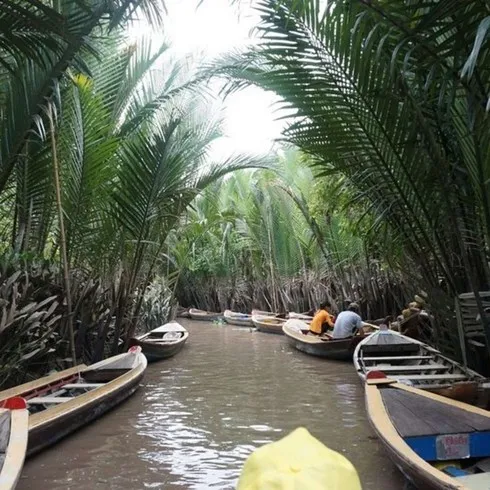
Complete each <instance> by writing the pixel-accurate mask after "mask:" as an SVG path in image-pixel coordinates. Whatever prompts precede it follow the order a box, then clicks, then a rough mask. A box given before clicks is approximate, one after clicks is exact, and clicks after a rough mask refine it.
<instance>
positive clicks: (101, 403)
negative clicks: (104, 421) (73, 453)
mask: <svg viewBox="0 0 490 490" xmlns="http://www.w3.org/2000/svg"><path fill="white" fill-rule="evenodd" d="M146 365H147V360H146V357H145V356H144V355H143V353H142V352H141V347H139V346H134V347H131V349H129V351H128V352H126V353H124V354H119V355H117V356H113V357H110V358H108V359H105V360H104V361H101V362H98V363H96V364H92V365H91V366H85V365H84V364H82V365H79V366H76V367H73V368H70V369H66V370H64V371H61V372H59V373H55V374H51V375H49V376H45V377H44V378H40V379H37V380H35V381H31V382H29V383H25V384H23V385H20V386H16V387H14V388H10V389H9V390H5V391H2V392H0V402H2V401H4V400H6V399H8V398H11V397H13V396H21V397H23V398H24V399H25V400H26V402H27V407H28V409H29V413H30V415H29V441H28V449H27V455H28V456H30V455H32V454H34V453H36V452H38V451H40V450H41V449H44V448H45V447H48V446H50V445H51V444H54V443H55V442H57V441H58V440H60V439H61V438H63V437H65V436H66V435H68V434H69V433H71V432H73V431H75V430H76V429H78V428H80V427H82V426H84V425H86V424H87V423H89V422H91V421H92V420H94V419H96V418H98V417H100V416H101V415H102V414H103V413H105V412H107V411H108V410H110V409H111V408H113V407H114V406H116V405H117V404H119V403H121V402H122V401H123V400H125V399H126V398H127V397H129V396H130V395H132V394H133V393H134V392H135V391H136V389H137V388H138V386H139V383H140V381H141V379H142V378H143V374H144V372H145V369H146Z"/></svg>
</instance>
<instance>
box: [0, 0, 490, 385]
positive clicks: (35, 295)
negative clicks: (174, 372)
mask: <svg viewBox="0 0 490 490" xmlns="http://www.w3.org/2000/svg"><path fill="white" fill-rule="evenodd" d="M204 6H205V4H204ZM256 8H257V9H258V11H259V13H260V17H261V20H260V24H259V26H258V30H259V35H260V36H262V39H261V42H260V43H257V44H255V45H254V47H253V48H249V49H248V50H246V51H245V52H235V53H230V54H228V55H227V56H226V57H223V58H222V59H219V60H216V61H215V63H214V64H213V66H212V68H211V69H210V67H209V65H206V66H202V67H198V69H195V68H196V67H195V66H189V63H188V60H182V59H176V58H174V57H173V56H172V55H171V54H170V52H169V51H168V49H167V46H155V45H154V44H152V43H151V42H150V41H149V40H142V41H139V42H138V43H134V42H129V41H128V40H127V39H126V37H125V34H124V30H125V27H126V26H127V25H128V23H129V21H130V19H131V18H132V17H134V16H139V17H140V18H146V19H147V21H148V22H149V23H150V24H153V25H155V26H158V27H159V28H161V29H164V19H165V10H164V5H163V2H161V1H159V0H132V1H124V2H120V1H118V0H111V1H107V0H104V1H101V2H91V3H90V6H87V5H85V3H84V2H80V1H78V0H64V1H61V2H54V3H51V2H42V3H40V2H32V1H30V0H16V1H13V2H9V3H8V6H5V5H4V6H3V7H2V10H1V11H0V32H1V35H2V38H3V39H4V42H2V43H1V45H0V57H1V61H2V63H1V66H0V74H1V79H0V80H1V82H0V83H1V87H2V90H1V97H0V109H1V113H2V118H1V120H0V124H1V126H2V128H1V134H2V142H1V144H0V199H1V206H0V224H1V227H0V233H1V237H2V263H1V265H2V268H1V273H2V277H1V280H0V284H1V287H0V308H1V312H0V314H1V316H0V344H1V349H0V365H1V366H2V368H1V369H0V383H1V384H3V385H9V384H13V383H15V382H18V381H23V380H24V379H25V377H26V376H36V375H38V374H42V373H44V372H46V370H49V369H57V368H60V367H65V366H66V365H67V364H71V363H73V362H76V361H85V362H92V361H96V360H99V359H100V358H102V357H103V356H104V355H106V354H109V353H115V352H117V351H118V350H119V349H121V348H122V347H123V346H124V345H125V342H126V341H127V339H128V337H129V336H130V335H132V334H133V333H134V331H135V329H136V328H138V327H140V326H142V325H147V326H151V327H152V328H153V327H155V326H156V325H157V324H159V323H160V322H162V321H164V320H165V318H164V317H165V316H166V315H168V314H170V312H171V309H172V307H173V306H174V305H175V303H176V300H178V301H180V303H181V304H183V305H185V306H191V305H192V306H197V307H202V308H208V309H224V308H225V307H232V308H234V309H238V310H240V309H242V310H249V309H250V308H251V307H260V308H267V309H269V308H270V309H278V310H285V309H290V310H307V309H309V308H311V307H312V306H315V305H316V304H317V302H318V301H319V300H320V299H323V298H325V297H327V298H328V299H329V300H330V301H331V302H332V303H333V304H334V305H335V306H336V307H337V308H338V309H341V308H342V307H343V303H344V301H346V300H350V299H356V300H358V301H360V302H361V304H362V307H363V314H364V316H369V317H371V318H372V317H381V316H384V315H387V314H393V313H396V312H398V311H400V309H401V308H402V307H403V305H404V304H406V302H407V300H409V299H410V298H411V296H412V295H413V294H414V293H415V292H417V290H418V289H424V290H425V291H427V292H428V293H429V298H430V303H431V308H432V310H433V312H434V313H435V315H436V320H437V321H438V322H440V324H441V325H444V331H443V333H444V336H445V337H447V338H448V339H449V340H447V343H448V345H449V344H451V343H452V344H453V345H452V347H453V348H454V345H456V344H457V343H458V341H457V339H456V334H455V332H456V327H455V324H454V322H455V320H454V298H455V297H456V296H457V295H458V294H459V293H462V292H467V291H474V292H476V291H480V290H486V289H489V282H490V269H489V267H488V248H489V245H490V243H489V242H490V240H489V228H490V195H489V191H488V182H489V178H490V174H489V172H490V170H489V168H490V167H489V163H490V143H489V142H490V126H489V124H490V122H489V121H490V120H489V118H488V109H489V103H488V100H489V99H488V95H489V93H490V86H489V80H490V78H489V73H488V71H489V67H490V63H489V61H490V60H489V57H490V51H489V49H488V29H489V22H488V15H489V12H488V11H487V7H486V6H485V5H484V4H483V3H481V2H479V1H477V0H473V1H470V2H464V3H460V2H449V3H448V2H443V1H432V2H395V1H389V2H383V3H382V5H381V4H379V3H378V2H340V3H335V4H332V5H329V6H328V8H326V7H325V5H324V4H323V3H321V2H313V1H307V0H259V1H258V2H257V3H256ZM210 72H211V74H212V77H213V79H215V78H216V77H220V78H221V80H224V82H225V83H226V89H227V90H228V91H229V92H232V91H234V90H236V89H239V88H241V87H242V86H245V85H249V84H253V85H258V86H259V87H262V88H263V89H265V90H268V91H271V92H273V93H275V94H277V96H279V97H280V100H281V101H282V102H281V107H282V109H283V110H284V112H283V113H282V115H284V117H285V118H286V120H287V122H288V123H289V124H288V126H287V128H286V129H285V132H284V140H285V141H284V143H283V146H282V147H281V148H280V149H279V150H278V151H277V153H275V154H273V155H269V156H266V157H261V158H258V157H251V156H244V155H238V156H237V155H230V157H229V158H226V159H224V160H223V161H218V162H216V161H213V160H212V159H211V158H210V156H209V155H210V153H209V151H210V148H211V147H212V144H213V142H214V141H215V140H216V139H217V138H219V137H220V135H221V128H220V120H219V114H218V113H217V112H216V111H215V102H214V101H212V100H210V99H209V98H208V97H207V96H206V94H207V85H206V83H207V80H208V79H209V76H210ZM213 83H215V82H213ZM215 114H216V116H215ZM279 114H281V113H279ZM252 168H253V170H252ZM259 169H260V170H259ZM233 171H235V172H233ZM230 172H233V173H230ZM482 316H483V318H484V319H485V321H486V316H485V314H484V312H483V311H482ZM488 340H490V339H488ZM456 350H457V349H456ZM456 355H457V353H456Z"/></svg>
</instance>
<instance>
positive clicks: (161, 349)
mask: <svg viewBox="0 0 490 490" xmlns="http://www.w3.org/2000/svg"><path fill="white" fill-rule="evenodd" d="M186 340H187V337H186V338H184V339H183V340H182V341H180V342H176V343H174V344H170V345H155V344H154V343H152V342H145V341H144V340H139V339H137V338H134V339H131V340H130V343H129V344H130V345H139V346H140V347H141V350H142V351H143V354H144V355H145V356H146V358H147V359H148V362H156V361H162V360H163V359H169V358H170V357H173V356H175V355H176V354H178V353H179V352H180V351H181V350H182V349H183V348H184V345H185V342H186Z"/></svg>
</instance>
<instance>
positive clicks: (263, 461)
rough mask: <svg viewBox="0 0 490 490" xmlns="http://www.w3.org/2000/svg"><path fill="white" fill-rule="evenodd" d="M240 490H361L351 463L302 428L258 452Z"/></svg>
mask: <svg viewBox="0 0 490 490" xmlns="http://www.w3.org/2000/svg"><path fill="white" fill-rule="evenodd" d="M237 490H361V483H360V481H359V477H358V475H357V472H356V469H355V468H354V466H353V465H352V463H351V462H350V461H349V460H348V459H347V458H345V457H344V456H342V455H341V454H339V453H337V452H335V451H332V450H331V449H328V448H327V447H326V446H324V445H323V444H322V443H321V442H320V441H319V440H318V439H315V438H314V437H313V436H312V435H311V434H310V433H309V432H308V431H307V430H306V429H304V428H302V427H300V428H299V429H296V430H295V431H293V432H292V433H291V434H289V435H288V436H286V437H284V438H283V439H280V440H279V441H277V442H272V443H270V444H266V445H265V446H262V447H260V448H258V449H256V450H255V451H254V452H253V453H252V454H251V455H250V456H249V457H248V459H247V461H245V465H244V467H243V470H242V474H241V475H240V479H239V480H238V486H237Z"/></svg>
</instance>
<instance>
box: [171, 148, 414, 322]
mask: <svg viewBox="0 0 490 490" xmlns="http://www.w3.org/2000/svg"><path fill="white" fill-rule="evenodd" d="M302 160H303V161H302ZM313 181H315V178H314V175H313V173H312V171H311V169H310V168H309V166H308V161H307V159H306V160H305V159H304V158H301V156H300V154H299V153H298V152H297V151H295V150H293V149H289V150H287V151H283V152H281V155H280V156H278V161H277V164H276V165H275V167H274V171H267V172H264V171H255V172H250V171H243V172H240V173H235V174H234V175H233V176H230V177H229V178H227V179H225V180H224V181H223V182H220V183H217V184H215V185H213V186H212V187H209V188H208V189H206V190H205V192H204V193H203V194H202V195H201V196H200V197H199V198H198V199H197V200H196V201H195V202H194V203H193V206H192V209H191V210H190V211H189V213H188V214H187V222H186V224H184V226H183V227H182V229H180V230H179V232H178V235H177V236H178V239H177V236H176V239H175V241H173V242H171V246H170V250H171V252H173V253H174V254H175V255H174V257H175V261H176V264H177V268H178V270H180V271H181V272H180V273H181V277H180V281H179V287H178V289H177V297H178V299H179V300H180V303H181V304H183V305H194V306H199V307H201V308H207V309H211V310H222V309H224V308H227V307H230V306H231V307H232V308H235V309H240V310H242V311H250V310H251V309H252V308H253V307H259V306H260V307H261V308H267V309H269V310H273V311H278V310H281V311H284V310H291V311H306V310H309V309H310V308H312V307H315V306H317V305H318V304H319V303H320V302H321V301H323V300H325V299H327V300H328V301H329V302H330V303H331V305H332V308H334V309H336V310H340V309H342V308H343V306H344V302H345V301H348V300H349V299H350V300H353V299H356V300H360V301H361V303H362V306H363V311H364V313H365V314H366V315H368V316H370V317H373V316H375V317H376V316H381V315H383V314H386V311H390V312H393V313H395V312H396V311H397V309H398V311H399V309H400V307H401V306H402V305H403V302H404V296H405V294H404V293H405V291H401V290H400V288H399V285H400V281H401V280H402V274H401V273H398V274H395V273H392V272H391V270H390V267H387V263H386V262H385V261H384V260H382V257H381V255H380V254H379V252H378V251H377V247H376V244H375V243H373V244H370V243H369V241H368V240H366V238H365V237H363V236H362V233H363V229H362V227H359V226H356V224H355V220H356V219H357V217H356V214H357V213H358V212H359V211H360V210H358V209H356V208H355V207H350V208H348V209H346V207H345V205H346V204H349V202H348V201H347V202H346V201H344V200H342V199H340V196H341V195H343V194H342V192H341V191H340V189H342V188H343V186H342V185H339V184H341V182H340V183H339V182H338V181H336V180H335V179H331V178H330V179H317V180H316V182H317V185H316V186H312V182H313ZM398 265H400V264H398ZM398 271H400V267H398ZM406 289H407V291H406V293H409V292H413V291H410V288H406Z"/></svg>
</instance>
